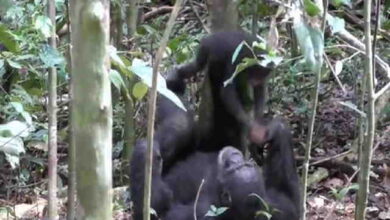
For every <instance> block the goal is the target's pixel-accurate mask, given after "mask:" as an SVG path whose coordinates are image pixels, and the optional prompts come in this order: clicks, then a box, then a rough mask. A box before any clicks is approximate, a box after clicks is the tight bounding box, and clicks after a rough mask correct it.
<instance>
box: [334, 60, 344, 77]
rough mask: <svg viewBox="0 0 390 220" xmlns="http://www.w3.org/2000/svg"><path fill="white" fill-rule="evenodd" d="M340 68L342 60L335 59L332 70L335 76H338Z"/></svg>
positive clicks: (341, 67) (341, 68)
mask: <svg viewBox="0 0 390 220" xmlns="http://www.w3.org/2000/svg"><path fill="white" fill-rule="evenodd" d="M342 70H343V61H340V60H337V61H336V63H335V65H334V72H335V74H336V76H338V75H339V74H340V73H341V71H342Z"/></svg>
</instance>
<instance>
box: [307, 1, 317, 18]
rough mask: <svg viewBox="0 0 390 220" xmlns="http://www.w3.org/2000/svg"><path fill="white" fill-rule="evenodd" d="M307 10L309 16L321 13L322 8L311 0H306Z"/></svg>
mask: <svg viewBox="0 0 390 220" xmlns="http://www.w3.org/2000/svg"><path fill="white" fill-rule="evenodd" d="M304 5H305V11H306V13H307V14H308V15H309V16H312V17H313V16H316V15H319V14H320V13H321V9H320V8H319V7H318V6H317V5H316V4H315V3H314V2H312V1H311V0H304Z"/></svg>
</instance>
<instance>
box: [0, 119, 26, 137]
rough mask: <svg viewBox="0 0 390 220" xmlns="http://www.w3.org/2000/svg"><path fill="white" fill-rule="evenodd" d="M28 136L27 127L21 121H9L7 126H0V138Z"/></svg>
mask: <svg viewBox="0 0 390 220" xmlns="http://www.w3.org/2000/svg"><path fill="white" fill-rule="evenodd" d="M29 134H30V130H29V126H28V125H27V124H26V123H24V122H21V121H11V122H8V123H7V124H2V125H0V136H2V137H12V136H20V137H27V136H28V135H29Z"/></svg>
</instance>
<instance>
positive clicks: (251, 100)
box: [167, 31, 270, 151]
mask: <svg viewBox="0 0 390 220" xmlns="http://www.w3.org/2000/svg"><path fill="white" fill-rule="evenodd" d="M243 41H245V42H246V43H247V44H248V45H252V43H253V42H254V41H256V38H255V37H253V36H251V35H249V34H246V33H244V32H239V31H230V32H219V33H215V34H212V35H210V36H208V37H206V38H204V39H203V40H202V41H201V43H200V46H199V50H198V54H197V56H196V58H195V60H194V61H192V62H190V63H188V64H186V65H182V66H179V67H177V68H176V69H175V71H173V74H171V75H168V80H167V83H168V87H169V88H180V86H181V85H182V82H183V81H184V79H186V78H189V77H191V76H194V75H195V74H196V73H197V72H199V71H201V70H204V69H205V68H206V67H207V69H206V77H205V78H206V80H205V81H206V82H205V83H209V85H210V87H211V96H212V97H211V98H212V105H213V106H212V112H210V113H206V114H211V115H210V116H208V118H207V119H200V122H201V123H207V125H206V126H204V125H201V128H200V129H198V130H199V132H200V133H201V134H200V135H199V136H200V138H201V141H200V143H199V146H198V147H199V148H200V149H201V150H206V151H216V150H219V149H221V148H222V147H223V146H227V145H232V146H235V147H237V148H239V149H241V150H243V135H244V134H248V132H247V131H248V130H249V131H250V133H249V134H250V139H251V141H252V142H259V141H260V140H261V139H262V138H263V137H261V136H260V137H258V136H257V135H258V134H259V133H260V132H256V130H257V129H258V126H257V123H255V120H253V117H251V115H250V113H249V112H250V111H248V109H252V110H254V113H255V116H256V117H258V116H262V112H263V108H264V103H265V82H266V78H267V76H268V75H269V73H270V69H269V68H266V67H263V66H260V65H253V66H250V67H248V68H246V69H245V70H244V71H243V72H241V73H239V74H238V76H237V77H235V79H234V80H233V83H231V84H228V85H227V86H224V82H225V81H226V80H227V79H229V78H230V77H231V76H232V75H233V73H234V72H235V70H236V67H237V65H238V64H239V63H241V61H242V60H243V59H244V58H246V57H248V58H253V56H254V54H253V53H252V51H251V50H250V49H249V48H248V47H247V46H243V47H242V49H241V50H240V53H239V54H238V56H237V59H236V60H235V61H234V62H233V63H232V57H233V54H234V52H235V50H236V48H237V46H238V45H240V43H242V42H243ZM250 89H252V91H250ZM252 92H253V93H252ZM251 94H253V95H252V97H251ZM248 107H249V108H248ZM200 114H202V112H201V113H200Z"/></svg>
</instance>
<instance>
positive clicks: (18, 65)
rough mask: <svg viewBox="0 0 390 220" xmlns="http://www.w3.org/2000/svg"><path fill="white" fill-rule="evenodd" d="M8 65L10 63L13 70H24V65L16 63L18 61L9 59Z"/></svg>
mask: <svg viewBox="0 0 390 220" xmlns="http://www.w3.org/2000/svg"><path fill="white" fill-rule="evenodd" d="M7 63H8V64H9V65H10V66H11V67H12V68H15V69H21V68H22V64H20V63H18V62H16V61H13V60H10V59H7Z"/></svg>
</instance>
